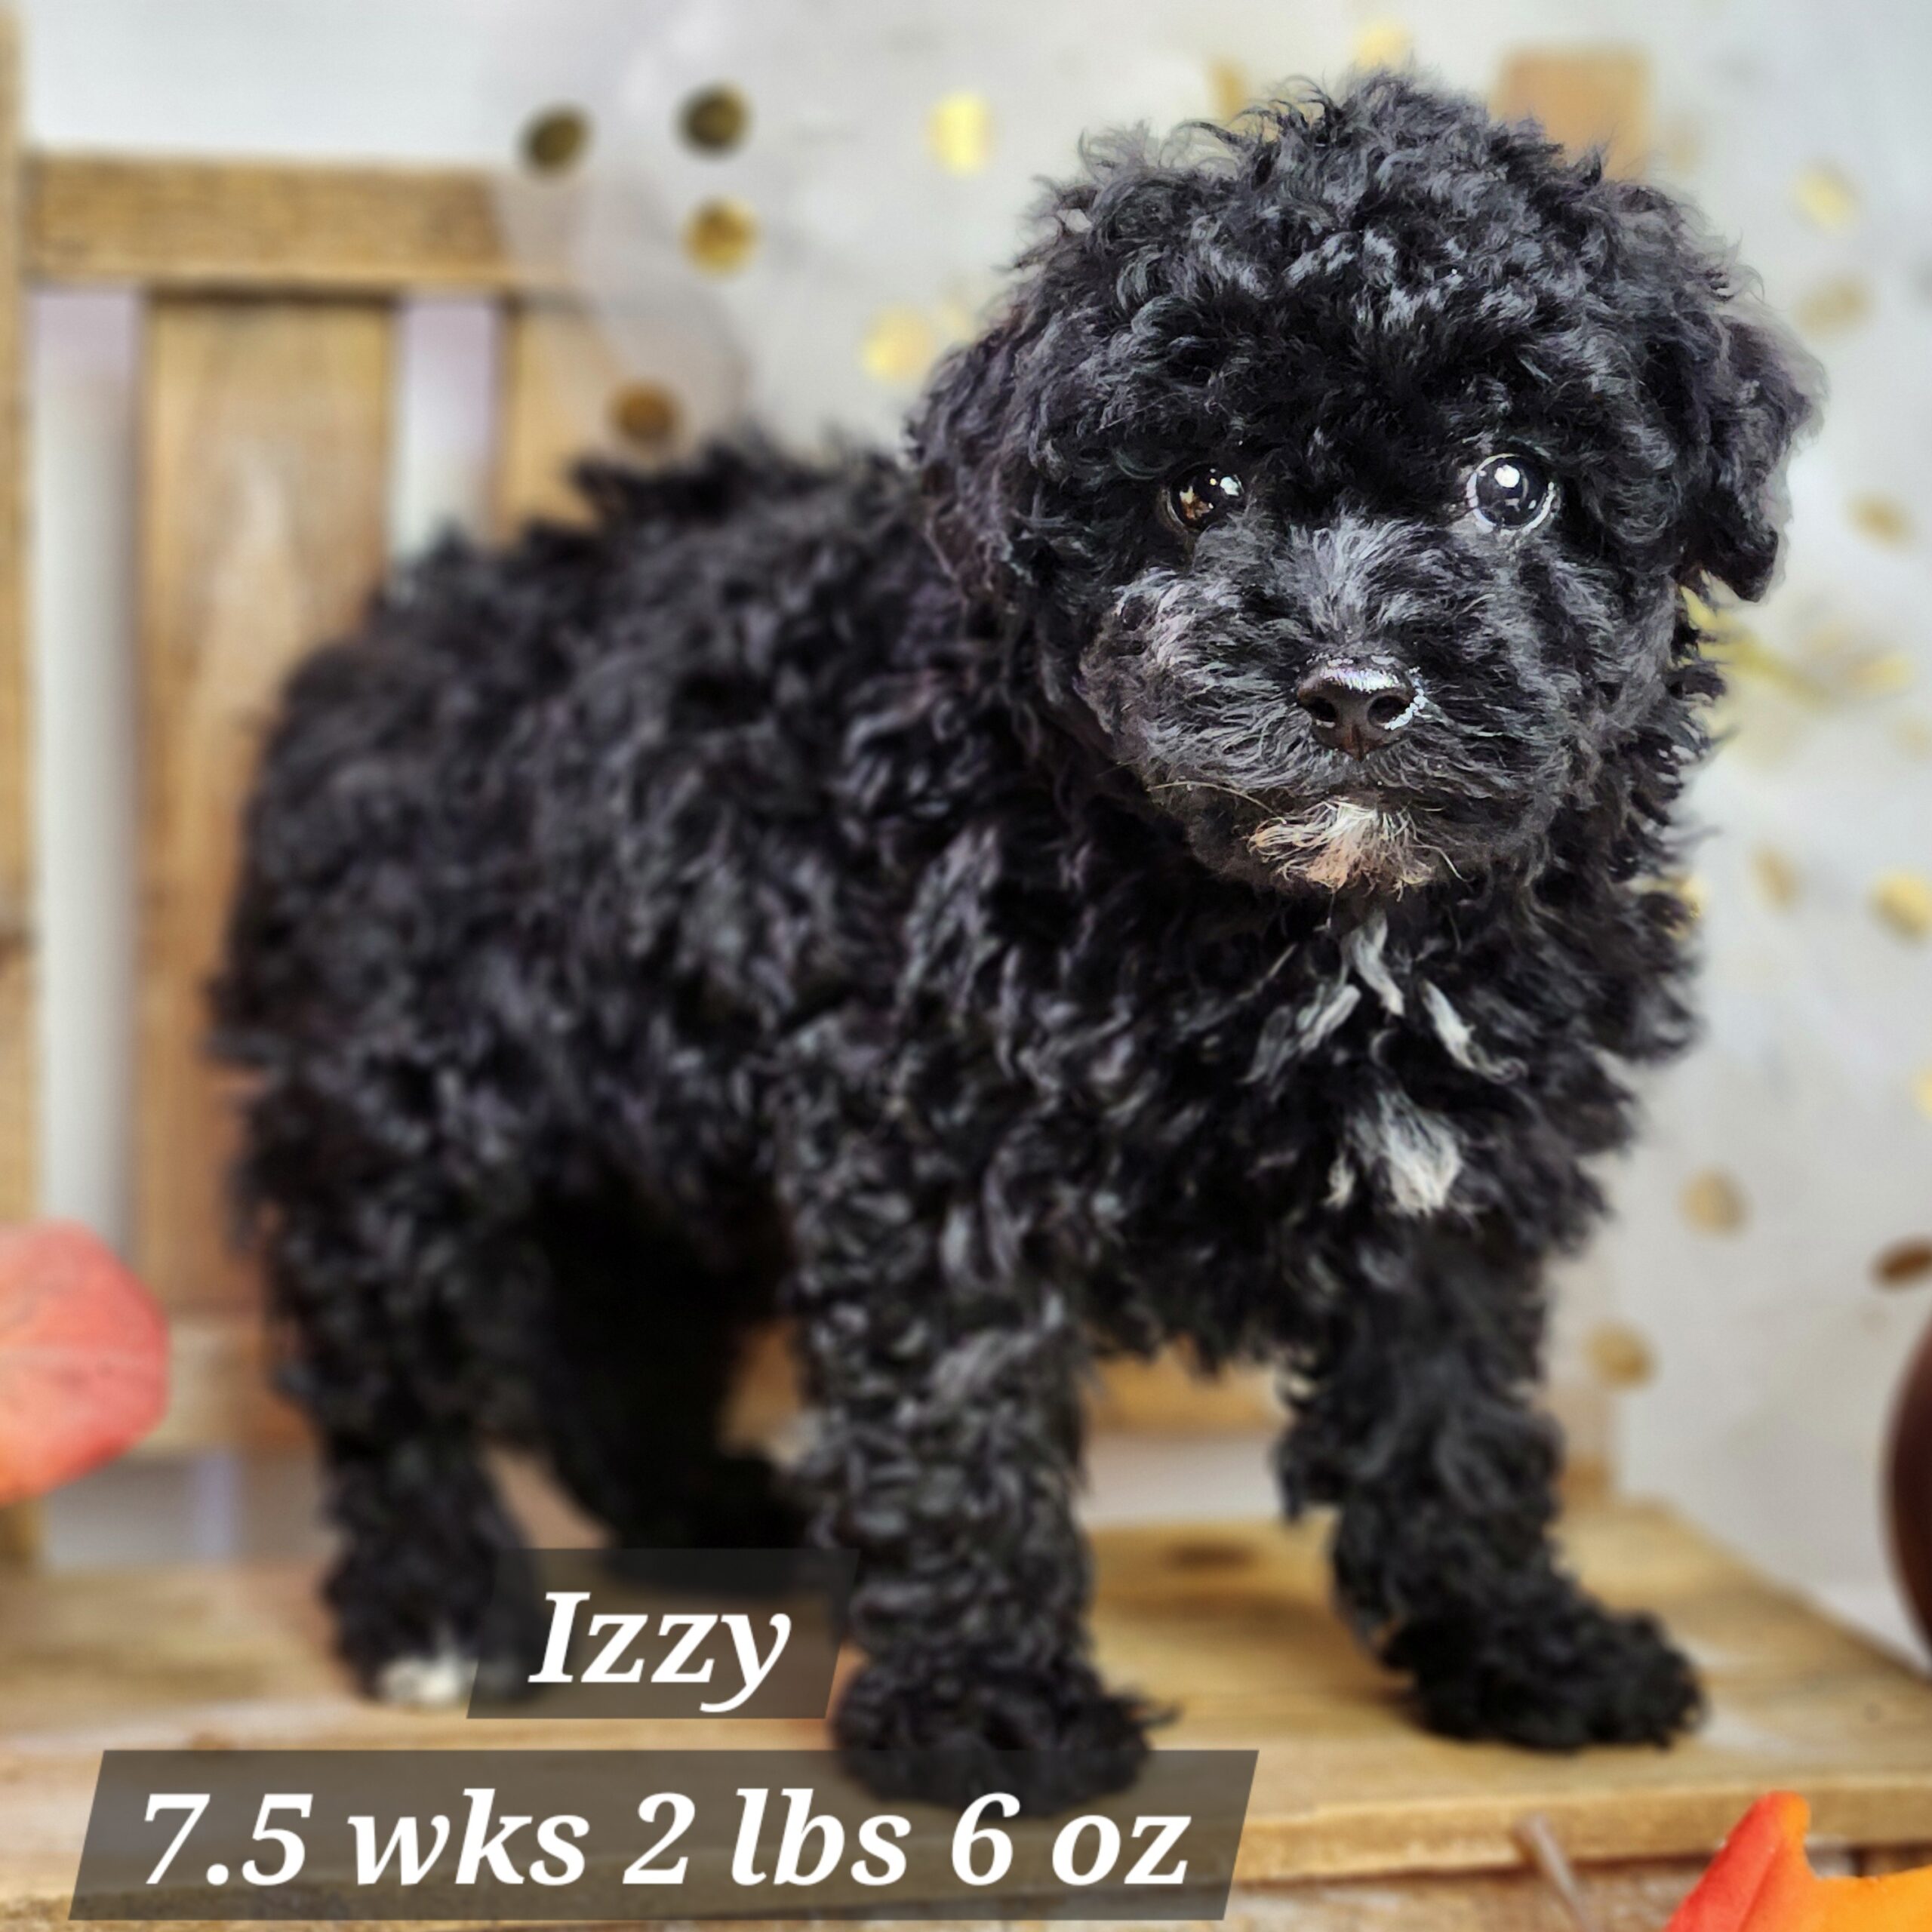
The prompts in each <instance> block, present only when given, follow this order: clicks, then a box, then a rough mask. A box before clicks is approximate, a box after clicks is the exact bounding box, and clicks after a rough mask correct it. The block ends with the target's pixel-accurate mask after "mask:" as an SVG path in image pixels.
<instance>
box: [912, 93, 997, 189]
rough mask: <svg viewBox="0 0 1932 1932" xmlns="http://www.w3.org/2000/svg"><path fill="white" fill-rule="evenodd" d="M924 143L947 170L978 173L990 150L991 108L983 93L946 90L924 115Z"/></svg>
mask: <svg viewBox="0 0 1932 1932" xmlns="http://www.w3.org/2000/svg"><path fill="white" fill-rule="evenodd" d="M926 146H928V148H930V149H931V150H932V157H933V158H934V160H935V161H936V162H938V163H939V165H940V167H942V168H944V169H945V170H946V172H947V173H948V174H978V173H979V172H980V170H981V169H982V168H984V167H985V166H986V162H987V161H988V159H989V158H990V156H991V155H992V151H993V110H992V106H991V105H990V104H989V103H988V101H987V100H986V96H985V95H984V94H968V93H961V94H948V95H946V97H944V99H943V100H937V101H935V102H934V103H933V109H932V112H931V113H930V114H928V115H927V116H926Z"/></svg>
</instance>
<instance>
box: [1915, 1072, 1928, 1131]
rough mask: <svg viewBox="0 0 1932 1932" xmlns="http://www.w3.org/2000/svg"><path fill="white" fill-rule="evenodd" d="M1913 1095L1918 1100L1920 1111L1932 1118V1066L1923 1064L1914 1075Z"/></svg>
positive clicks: (1926, 1116)
mask: <svg viewBox="0 0 1932 1932" xmlns="http://www.w3.org/2000/svg"><path fill="white" fill-rule="evenodd" d="M1912 1098H1913V1099H1914V1100H1915V1101H1917V1102H1918V1111H1919V1112H1921V1113H1922V1114H1923V1115H1924V1116H1925V1118H1927V1120H1932V1066H1921V1068H1920V1069H1918V1072H1916V1073H1915V1074H1914V1075H1912Z"/></svg>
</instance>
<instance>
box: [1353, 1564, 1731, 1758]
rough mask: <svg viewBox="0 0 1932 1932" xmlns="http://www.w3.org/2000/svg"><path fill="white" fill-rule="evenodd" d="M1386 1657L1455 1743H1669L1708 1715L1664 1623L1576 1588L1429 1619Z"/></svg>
mask: <svg viewBox="0 0 1932 1932" xmlns="http://www.w3.org/2000/svg"><path fill="white" fill-rule="evenodd" d="M1385 1655H1386V1658H1387V1660H1388V1661H1389V1663H1392V1664H1393V1665H1395V1666H1396V1668H1397V1669H1404V1670H1408V1671H1412V1672H1414V1675H1415V1691H1416V1698H1417V1703H1418V1704H1419V1705H1420V1708H1421V1712H1422V1718H1423V1722H1424V1723H1425V1724H1427V1725H1428V1727H1429V1729H1430V1730H1435V1731H1440V1732H1441V1733H1442V1734H1444V1736H1445V1737H1469V1738H1475V1737H1493V1738H1498V1739H1500V1740H1503V1742H1504V1743H1510V1744H1521V1745H1524V1746H1527V1747H1528V1748H1529V1749H1532V1750H1537V1751H1575V1750H1580V1749H1582V1748H1583V1746H1585V1745H1588V1744H1656V1745H1665V1744H1668V1743H1670V1741H1671V1740H1672V1738H1674V1737H1676V1736H1678V1734H1679V1733H1681V1732H1682V1731H1684V1730H1687V1729H1688V1728H1689V1727H1690V1726H1691V1725H1692V1724H1694V1723H1695V1722H1696V1721H1697V1718H1699V1717H1700V1715H1702V1713H1703V1701H1704V1700H1703V1692H1702V1690H1700V1688H1699V1687H1698V1683H1697V1676H1696V1675H1695V1673H1694V1672H1693V1671H1692V1669H1691V1668H1690V1663H1689V1662H1688V1660H1687V1659H1686V1658H1685V1657H1684V1656H1683V1654H1681V1652H1680V1651H1678V1649H1677V1648H1676V1647H1675V1645H1673V1644H1672V1643H1671V1641H1670V1640H1669V1638H1667V1637H1666V1635H1664V1632H1663V1628H1662V1626H1660V1624H1659V1623H1657V1620H1656V1619H1655V1618H1654V1617H1645V1616H1641V1615H1633V1616H1619V1615H1617V1614H1614V1613H1613V1612H1612V1611H1607V1610H1606V1609H1604V1607H1603V1606H1602V1605H1601V1604H1599V1603H1597V1602H1595V1601H1593V1600H1592V1598H1589V1597H1586V1596H1584V1595H1581V1594H1580V1592H1573V1591H1568V1590H1565V1591H1563V1592H1550V1593H1549V1595H1546V1596H1541V1597H1540V1598H1539V1600H1538V1601H1537V1602H1536V1603H1534V1604H1530V1605H1521V1604H1518V1605H1509V1606H1506V1607H1502V1608H1500V1609H1496V1610H1493V1611H1491V1612H1489V1613H1488V1614H1484V1612H1483V1611H1479V1610H1469V1611H1459V1612H1457V1613H1455V1614H1451V1615H1448V1616H1441V1615H1438V1616H1435V1617H1423V1618H1420V1619H1418V1620H1417V1621H1416V1622H1415V1623H1413V1624H1411V1625H1410V1626H1407V1628H1405V1629H1402V1630H1401V1631H1398V1632H1397V1633H1396V1635H1395V1637H1394V1638H1392V1640H1391V1641H1390V1642H1389V1644H1388V1646H1387V1648H1386V1651H1385Z"/></svg>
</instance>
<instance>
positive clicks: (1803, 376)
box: [1681, 292, 1814, 598]
mask: <svg viewBox="0 0 1932 1932" xmlns="http://www.w3.org/2000/svg"><path fill="white" fill-rule="evenodd" d="M1714 300H1715V305H1716V311H1717V312H1716V333H1717V340H1718V349H1717V352H1716V354H1715V355H1714V356H1713V357H1712V358H1711V359H1710V361H1709V362H1708V363H1706V364H1705V365H1703V366H1702V367H1701V368H1699V369H1698V370H1697V371H1696V373H1695V375H1694V382H1695V383H1696V385H1697V389H1698V391H1699V392H1700V397H1699V400H1700V403H1701V405H1702V407H1701V408H1700V411H1699V412H1698V414H1699V416H1700V419H1701V422H1702V426H1703V452H1702V454H1703V466H1702V470H1701V473H1700V474H1699V473H1697V472H1694V474H1696V475H1697V485H1696V486H1695V488H1694V494H1693V495H1692V497H1691V500H1690V506H1689V507H1690V528H1689V529H1688V531H1687V538H1688V541H1687V544H1686V547H1685V550H1684V565H1683V568H1682V570H1681V574H1683V575H1685V576H1688V575H1690V574H1694V573H1697V572H1702V573H1703V574H1707V575H1709V576H1711V577H1716V578H1717V579H1718V580H1719V581H1720V582H1721V583H1726V584H1727V585H1729V586H1730V588H1731V589H1733V590H1734V591H1735V592H1737V595H1739V596H1740V597H1744V598H1755V597H1761V596H1762V595H1764V592H1765V590H1766V589H1767V587H1768V586H1769V585H1770V580H1771V573H1772V571H1773V570H1774V568H1776V566H1777V560H1778V541H1779V525H1780V520H1781V518H1782V517H1783V511H1784V494H1783V483H1784V463H1785V458H1786V456H1787V455H1788V454H1789V451H1790V449H1791V445H1792V439H1793V438H1795V436H1796V435H1797V434H1798V432H1799V431H1800V430H1801V429H1803V428H1804V426H1806V425H1807V423H1809V422H1810V420H1811V418H1812V415H1813V413H1814V408H1813V401H1812V393H1811V391H1812V386H1813V384H1812V381H1811V380H1807V378H1810V374H1811V372H1810V371H1809V369H1808V368H1807V366H1806V363H1805V360H1804V358H1803V357H1802V355H1801V354H1800V352H1798V350H1797V349H1795V347H1794V346H1792V345H1790V344H1789V343H1787V342H1786V340H1784V339H1783V337H1782V336H1781V335H1780V334H1779V332H1778V331H1777V330H1776V329H1775V328H1774V327H1773V326H1771V325H1770V324H1768V323H1767V322H1766V321H1762V320H1760V319H1757V318H1752V317H1749V316H1746V315H1741V314H1740V313H1739V312H1737V308H1736V303H1735V299H1734V297H1731V296H1730V294H1728V293H1727V292H1725V293H1721V294H1717V295H1716V296H1715V297H1714Z"/></svg>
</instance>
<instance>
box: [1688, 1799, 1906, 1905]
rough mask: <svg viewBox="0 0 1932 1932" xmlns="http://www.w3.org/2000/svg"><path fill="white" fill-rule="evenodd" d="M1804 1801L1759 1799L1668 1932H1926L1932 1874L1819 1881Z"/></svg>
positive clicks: (1725, 1843)
mask: <svg viewBox="0 0 1932 1932" xmlns="http://www.w3.org/2000/svg"><path fill="white" fill-rule="evenodd" d="M1810 1815H1811V1814H1810V1808H1809V1807H1807V1805H1806V1804H1805V1802H1804V1800H1803V1799H1802V1798H1794V1797H1793V1796H1792V1795H1791V1794H1790V1793H1789V1792H1773V1793H1772V1794H1771V1795H1770V1797H1768V1798H1760V1799H1759V1800H1758V1802H1757V1803H1756V1804H1754V1805H1752V1807H1751V1809H1750V1810H1749V1811H1747V1812H1746V1814H1744V1817H1743V1821H1742V1822H1741V1823H1740V1824H1739V1826H1738V1827H1737V1829H1736V1830H1735V1831H1734V1832H1732V1833H1731V1835H1730V1837H1729V1838H1727V1839H1726V1840H1725V1841H1724V1849H1723V1850H1721V1852H1719V1853H1718V1855H1717V1857H1716V1858H1715V1860H1713V1861H1712V1865H1711V1869H1709V1871H1708V1872H1706V1873H1705V1874H1704V1875H1703V1878H1701V1879H1700V1880H1699V1881H1698V1882H1697V1889H1696V1890H1694V1891H1693V1892H1692V1893H1691V1894H1690V1897H1688V1898H1687V1899H1686V1900H1684V1903H1682V1904H1681V1906H1678V1909H1677V1914H1676V1916H1675V1918H1672V1920H1671V1921H1670V1924H1669V1926H1668V1927H1666V1928H1665V1932H1927V1928H1928V1927H1932V1870H1927V1871H1922V1872H1897V1873H1894V1875H1892V1876H1891V1877H1890V1878H1819V1877H1818V1876H1817V1875H1816V1874H1815V1873H1814V1872H1813V1871H1812V1869H1811V1866H1810V1863H1809V1861H1808V1860H1807V1859H1806V1857H1805V1856H1804V1828H1805V1826H1806V1825H1807V1823H1809V1822H1810Z"/></svg>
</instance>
